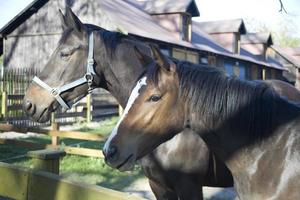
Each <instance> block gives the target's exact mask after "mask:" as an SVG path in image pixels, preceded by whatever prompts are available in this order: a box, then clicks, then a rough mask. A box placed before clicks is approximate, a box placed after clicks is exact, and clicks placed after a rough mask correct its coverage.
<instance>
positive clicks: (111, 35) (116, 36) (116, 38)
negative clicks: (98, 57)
mask: <svg viewBox="0 0 300 200" xmlns="http://www.w3.org/2000/svg"><path fill="white" fill-rule="evenodd" d="M85 26H86V27H87V29H88V32H90V31H98V32H99V33H100V36H101V39H102V41H103V44H104V46H105V49H106V51H107V53H108V55H110V56H113V55H114V53H115V50H116V48H117V46H118V45H119V44H121V43H122V41H123V39H124V38H126V39H131V40H134V41H135V39H134V38H133V37H131V36H128V35H125V34H123V33H120V32H117V31H107V30H105V29H103V28H101V27H99V26H96V25H93V24H85Z"/></svg>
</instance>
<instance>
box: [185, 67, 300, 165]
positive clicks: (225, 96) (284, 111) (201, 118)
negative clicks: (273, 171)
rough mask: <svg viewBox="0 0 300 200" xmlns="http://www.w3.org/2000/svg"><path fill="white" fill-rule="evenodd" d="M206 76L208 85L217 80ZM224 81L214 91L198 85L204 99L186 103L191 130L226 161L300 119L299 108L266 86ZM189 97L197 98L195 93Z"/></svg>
mask: <svg viewBox="0 0 300 200" xmlns="http://www.w3.org/2000/svg"><path fill="white" fill-rule="evenodd" d="M203 75H204V76H207V78H206V79H205V81H207V82H209V80H212V79H213V77H210V75H208V74H205V72H204V74H203ZM182 78H183V77H182ZM186 78H189V77H186ZM196 78H197V77H196ZM223 80H224V81H222V79H221V80H219V82H218V84H217V85H214V86H213V88H212V87H209V86H208V85H205V84H204V85H201V84H202V83H199V82H195V84H198V85H200V86H201V89H200V88H198V90H199V89H200V90H201V91H198V92H199V93H200V92H202V94H204V96H202V97H199V98H193V99H192V100H190V99H188V100H187V101H186V108H187V109H186V110H187V112H188V113H187V115H186V116H188V119H189V125H190V127H191V128H192V129H193V130H194V131H195V132H197V133H198V134H199V135H200V136H201V137H202V138H203V139H204V141H205V142H206V143H207V144H208V146H209V148H210V149H212V150H214V151H215V152H216V153H217V154H219V156H220V158H222V159H223V160H226V159H227V158H229V157H231V156H232V155H233V154H234V153H235V152H237V151H238V150H240V149H243V148H244V147H247V146H249V145H250V146H251V145H253V144H256V143H259V142H260V141H264V140H266V139H268V138H269V137H272V136H273V134H275V132H274V130H276V129H277V128H278V127H279V126H281V125H283V124H285V123H287V122H289V121H292V120H294V119H295V118H297V117H298V116H299V113H300V112H299V108H298V107H297V106H295V105H293V104H290V103H289V102H287V101H285V100H284V99H281V98H279V97H278V96H276V95H275V94H274V93H273V91H272V90H270V89H269V88H268V87H266V86H262V85H252V84H250V83H247V82H242V81H239V80H235V79H234V80H230V78H226V77H223ZM192 82H193V81H192ZM231 82H232V83H231ZM181 83H182V81H181ZM226 84H227V85H226ZM231 84H236V85H235V86H233V85H231ZM182 93H184V91H183V92H182ZM189 93H192V94H195V91H193V92H191V91H189ZM200 95H201V94H200ZM209 95H210V97H205V96H209ZM210 98H211V99H210ZM216 99H217V100H216ZM200 104H203V105H200Z"/></svg>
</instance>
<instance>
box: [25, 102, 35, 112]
mask: <svg viewBox="0 0 300 200" xmlns="http://www.w3.org/2000/svg"><path fill="white" fill-rule="evenodd" d="M24 110H26V111H27V113H29V114H34V112H35V106H34V105H33V104H32V103H31V102H30V101H26V102H25V103H24Z"/></svg>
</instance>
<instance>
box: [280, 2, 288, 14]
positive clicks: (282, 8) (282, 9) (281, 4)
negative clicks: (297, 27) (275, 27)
mask: <svg viewBox="0 0 300 200" xmlns="http://www.w3.org/2000/svg"><path fill="white" fill-rule="evenodd" d="M279 3H280V10H279V12H282V11H284V12H285V13H287V11H286V9H285V8H284V5H283V3H282V0H279Z"/></svg>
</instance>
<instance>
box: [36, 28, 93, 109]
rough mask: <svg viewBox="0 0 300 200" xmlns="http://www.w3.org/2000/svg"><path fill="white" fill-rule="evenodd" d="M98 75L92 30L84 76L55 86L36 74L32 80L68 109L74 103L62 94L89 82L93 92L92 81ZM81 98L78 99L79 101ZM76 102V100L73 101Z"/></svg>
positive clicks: (89, 90)
mask: <svg viewBox="0 0 300 200" xmlns="http://www.w3.org/2000/svg"><path fill="white" fill-rule="evenodd" d="M95 75H96V73H95V71H94V34H93V32H91V33H90V34H89V53H88V59H87V66H86V73H85V74H84V76H83V77H81V78H80V79H77V80H75V81H73V82H71V83H68V84H66V85H63V86H60V87H57V88H54V87H51V86H49V85H48V84H47V83H45V82H44V81H42V80H41V79H40V78H38V77H37V76H35V77H34V78H33V80H32V81H34V82H35V83H36V84H38V85H39V86H40V87H42V88H43V89H45V90H47V91H48V92H49V93H50V94H51V95H52V96H53V97H54V98H55V99H56V101H57V102H58V103H59V104H60V105H61V106H62V107H63V108H66V109H70V108H71V107H72V104H71V103H70V102H69V103H68V102H66V101H65V100H64V99H63V98H62V97H61V96H60V95H61V94H62V93H63V92H65V91H67V90H70V89H72V88H75V87H77V86H79V85H82V84H85V83H87V84H88V87H89V88H88V93H91V92H92V90H93V89H94V88H92V82H93V79H94V76H95ZM79 100H80V99H77V102H78V101H79ZM73 103H75V102H73Z"/></svg>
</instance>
